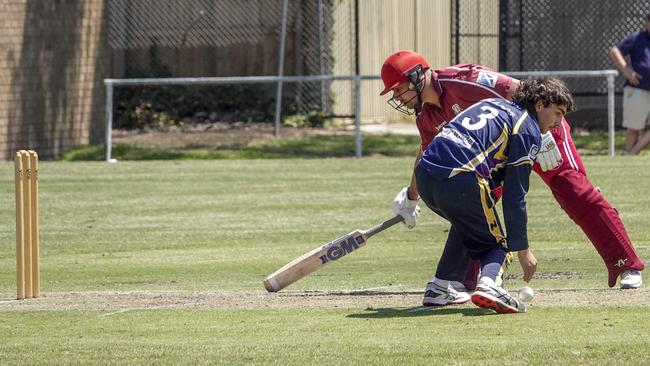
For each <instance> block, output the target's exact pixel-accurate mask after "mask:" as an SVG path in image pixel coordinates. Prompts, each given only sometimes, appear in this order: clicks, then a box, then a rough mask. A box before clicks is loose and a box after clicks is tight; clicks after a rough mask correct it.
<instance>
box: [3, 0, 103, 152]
mask: <svg viewBox="0 0 650 366" xmlns="http://www.w3.org/2000/svg"><path fill="white" fill-rule="evenodd" d="M0 16H1V17H2V18H3V19H6V20H5V21H4V25H5V26H4V27H3V31H4V37H3V38H2V48H3V49H4V52H3V54H4V56H5V57H4V59H0V62H2V63H3V64H4V68H5V71H6V75H3V80H2V81H3V82H2V84H1V86H0V98H1V100H2V102H0V143H1V144H0V146H1V149H0V153H1V154H2V156H1V158H3V159H11V158H13V153H14V152H15V151H16V150H18V149H23V148H30V149H35V150H37V151H38V152H39V154H40V155H41V156H42V157H43V158H45V159H48V158H53V157H56V156H58V155H59V154H61V153H62V152H63V151H65V150H67V149H69V148H71V147H74V146H77V145H79V144H87V143H89V142H100V141H101V136H102V135H103V130H102V129H103V127H102V126H103V122H102V116H103V114H104V113H103V112H104V109H103V100H104V96H103V87H102V79H103V78H104V77H105V76H106V67H105V65H106V62H105V59H106V50H105V48H103V45H104V44H105V41H104V38H105V35H104V32H103V30H102V29H103V27H102V24H103V23H104V22H105V19H106V17H105V14H104V8H103V2H102V1H101V0H92V1H83V0H77V1H27V2H25V1H6V2H4V4H3V6H2V7H0Z"/></svg>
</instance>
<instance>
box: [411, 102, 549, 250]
mask: <svg viewBox="0 0 650 366" xmlns="http://www.w3.org/2000/svg"><path fill="white" fill-rule="evenodd" d="M540 144H541V132H540V130H539V125H538V123H537V120H536V119H535V118H534V117H532V116H530V115H529V114H528V112H527V111H525V110H524V109H522V108H521V107H519V106H518V105H516V104H514V103H511V102H509V101H506V100H503V99H486V100H483V101H481V102H479V103H476V104H474V105H472V106H471V107H469V108H468V109H466V110H465V111H463V112H462V113H461V114H459V115H458V116H456V118H454V119H453V120H452V121H451V122H450V123H449V124H448V125H446V126H445V127H444V128H443V129H442V131H441V132H440V133H439V134H438V135H437V136H436V137H435V138H434V139H433V140H432V141H431V143H430V144H429V146H428V148H427V150H426V151H425V152H424V154H423V157H422V160H421V161H420V165H421V166H422V167H423V168H424V169H426V170H427V171H428V172H429V173H430V174H431V175H432V176H433V177H435V178H436V179H438V180H445V179H450V178H453V177H454V176H456V175H458V174H462V173H472V174H475V175H476V176H477V177H478V178H479V184H488V182H491V183H495V182H496V183H497V184H498V183H502V184H503V197H502V205H503V214H504V216H505V217H504V219H505V225H506V231H507V233H508V247H509V249H510V250H511V251H517V250H522V249H526V248H528V239H527V235H526V223H527V216H526V199H525V196H526V193H527V192H528V184H529V183H528V179H529V176H530V171H531V167H532V165H533V163H534V161H535V157H536V155H537V152H538V150H539V146H540ZM459 204H462V202H459Z"/></svg>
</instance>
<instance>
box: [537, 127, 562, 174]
mask: <svg viewBox="0 0 650 366" xmlns="http://www.w3.org/2000/svg"><path fill="white" fill-rule="evenodd" d="M537 162H538V163H539V166H540V167H541V168H542V171H545V172H546V171H549V170H553V169H556V168H557V167H559V166H560V164H562V155H560V149H558V147H557V144H556V143H555V140H554V139H553V135H552V134H551V132H550V131H549V132H547V133H545V134H543V135H542V148H541V149H540V150H539V153H537Z"/></svg>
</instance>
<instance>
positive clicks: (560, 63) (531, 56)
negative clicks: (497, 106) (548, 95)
mask: <svg viewBox="0 0 650 366" xmlns="http://www.w3.org/2000/svg"><path fill="white" fill-rule="evenodd" d="M648 12H650V1H647V0H645V1H639V0H618V1H563V0H501V1H500V23H501V24H500V29H501V33H500V45H499V46H500V52H499V68H500V70H502V71H533V70H603V69H612V68H614V65H613V64H612V62H611V59H610V57H609V51H610V49H611V48H612V47H613V46H615V45H616V44H617V43H618V42H619V41H620V40H622V39H623V38H625V37H626V36H627V35H629V34H630V33H632V32H634V31H638V30H640V29H641V28H642V27H643V26H644V24H645V23H644V22H645V20H644V17H645V15H646V14H647V13H648ZM565 81H566V82H567V84H568V86H569V87H570V88H571V90H572V91H573V92H574V94H575V96H576V104H577V106H578V108H579V111H578V112H576V113H575V114H574V115H573V116H572V122H574V124H577V125H578V126H586V127H590V128H591V127H603V126H604V125H605V119H604V116H605V115H606V113H605V111H604V108H605V106H606V105H607V103H606V102H605V99H604V98H605V93H606V92H607V84H606V81H605V79H604V78H603V79H581V78H567V79H565ZM623 81H624V80H623V78H622V77H619V78H618V80H617V84H616V86H617V92H618V93H620V92H621V90H622V85H623ZM616 105H617V110H618V111H617V115H618V118H617V119H616V120H617V121H618V122H619V123H620V121H621V118H620V114H621V111H620V109H621V103H620V97H619V98H618V99H617V102H616Z"/></svg>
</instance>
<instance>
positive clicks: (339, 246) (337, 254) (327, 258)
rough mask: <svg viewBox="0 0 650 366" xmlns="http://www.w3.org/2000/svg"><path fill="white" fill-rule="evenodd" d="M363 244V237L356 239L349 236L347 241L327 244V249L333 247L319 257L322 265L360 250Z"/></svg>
mask: <svg viewBox="0 0 650 366" xmlns="http://www.w3.org/2000/svg"><path fill="white" fill-rule="evenodd" d="M363 244H365V240H364V239H363V236H361V235H359V236H356V237H352V236H349V237H348V238H347V240H342V241H340V242H334V243H331V244H327V245H325V247H327V246H329V245H331V246H330V248H329V249H327V253H325V254H324V255H321V256H320V257H319V258H320V261H321V264H325V263H327V262H331V261H335V260H337V259H339V258H341V257H343V256H344V255H346V254H348V253H352V252H354V251H355V250H357V249H359V247H360V246H363Z"/></svg>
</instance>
